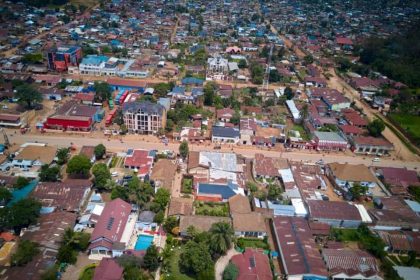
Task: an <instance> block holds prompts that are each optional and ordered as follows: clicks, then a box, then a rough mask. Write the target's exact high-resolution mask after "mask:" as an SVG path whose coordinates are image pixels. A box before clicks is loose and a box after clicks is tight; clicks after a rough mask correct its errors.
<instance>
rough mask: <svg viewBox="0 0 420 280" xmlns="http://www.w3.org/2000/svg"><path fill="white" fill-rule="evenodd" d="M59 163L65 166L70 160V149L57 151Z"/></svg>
mask: <svg viewBox="0 0 420 280" xmlns="http://www.w3.org/2000/svg"><path fill="white" fill-rule="evenodd" d="M57 158H58V160H57V163H58V164H59V165H63V164H65V163H66V162H67V161H68V160H69V158H70V149H69V148H60V149H58V151H57Z"/></svg>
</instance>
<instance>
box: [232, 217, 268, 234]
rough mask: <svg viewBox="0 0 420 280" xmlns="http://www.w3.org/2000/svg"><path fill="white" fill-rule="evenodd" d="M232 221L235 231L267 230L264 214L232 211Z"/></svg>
mask: <svg viewBox="0 0 420 280" xmlns="http://www.w3.org/2000/svg"><path fill="white" fill-rule="evenodd" d="M232 222H233V229H234V230H235V231H253V232H267V230H266V226H265V222H264V216H263V215H262V214H260V213H256V212H251V213H247V214H238V213H233V214H232Z"/></svg>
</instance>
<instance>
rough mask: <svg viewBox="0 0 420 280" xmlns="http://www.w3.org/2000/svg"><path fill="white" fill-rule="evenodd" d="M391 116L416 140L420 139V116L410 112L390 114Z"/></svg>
mask: <svg viewBox="0 0 420 280" xmlns="http://www.w3.org/2000/svg"><path fill="white" fill-rule="evenodd" d="M389 117H390V118H391V119H393V120H394V121H395V122H397V123H398V124H399V125H400V127H401V128H402V129H403V130H404V131H405V132H406V133H407V134H409V135H410V136H412V137H413V138H414V139H415V140H417V139H420V116H415V115H409V114H390V115H389Z"/></svg>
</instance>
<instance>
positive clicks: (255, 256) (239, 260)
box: [230, 248, 273, 280]
mask: <svg viewBox="0 0 420 280" xmlns="http://www.w3.org/2000/svg"><path fill="white" fill-rule="evenodd" d="M230 262H231V263H233V264H234V265H235V266H236V267H237V268H238V270H239V273H238V276H237V278H236V280H249V279H258V280H272V279H273V275H272V273H271V268H270V262H269V259H268V256H267V255H266V254H264V253H263V252H262V250H261V249H252V248H246V249H245V251H244V252H243V253H242V254H239V255H235V256H233V257H232V258H231V260H230Z"/></svg>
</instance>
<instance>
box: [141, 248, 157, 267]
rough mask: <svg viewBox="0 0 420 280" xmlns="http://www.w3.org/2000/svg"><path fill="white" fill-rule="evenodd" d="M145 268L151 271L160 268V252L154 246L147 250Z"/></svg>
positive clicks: (144, 259) (144, 261) (144, 260)
mask: <svg viewBox="0 0 420 280" xmlns="http://www.w3.org/2000/svg"><path fill="white" fill-rule="evenodd" d="M143 267H144V268H146V269H147V270H149V271H156V269H157V268H158V267H159V252H158V249H157V248H156V246H155V245H154V244H152V245H151V246H149V248H147V250H146V254H145V255H144V258H143Z"/></svg>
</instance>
